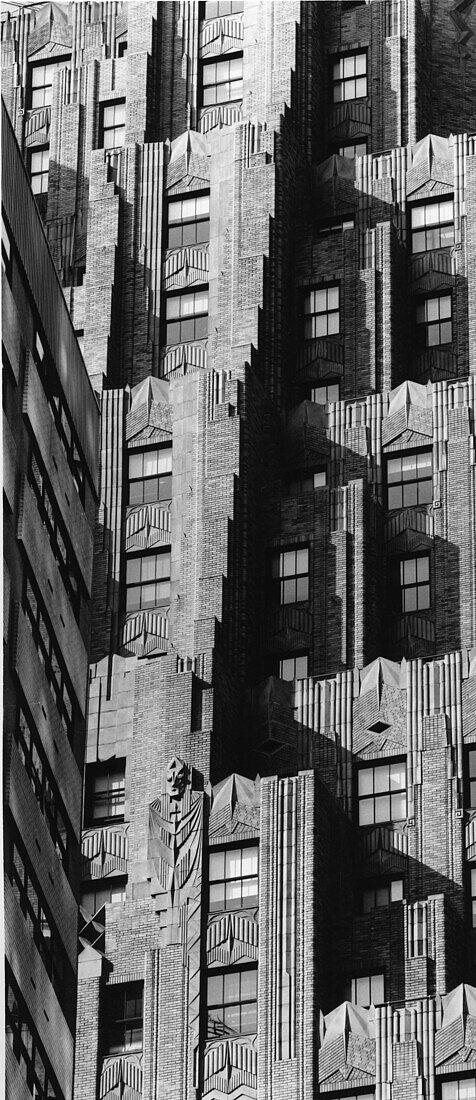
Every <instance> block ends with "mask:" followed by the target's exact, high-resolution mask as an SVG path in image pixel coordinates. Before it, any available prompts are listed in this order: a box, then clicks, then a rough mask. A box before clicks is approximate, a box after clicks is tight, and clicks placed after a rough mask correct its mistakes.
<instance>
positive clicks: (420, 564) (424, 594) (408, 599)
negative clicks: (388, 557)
mask: <svg viewBox="0 0 476 1100" xmlns="http://www.w3.org/2000/svg"><path fill="white" fill-rule="evenodd" d="M399 571H400V596H399V603H398V604H397V608H398V609H399V610H400V611H403V612H407V611H427V610H428V608H429V607H430V559H429V557H428V554H421V555H420V556H419V557H417V558H403V559H402V561H400V562H399Z"/></svg>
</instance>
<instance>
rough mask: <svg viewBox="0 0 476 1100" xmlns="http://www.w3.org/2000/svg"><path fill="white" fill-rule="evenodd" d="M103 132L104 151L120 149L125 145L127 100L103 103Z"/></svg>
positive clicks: (102, 143)
mask: <svg viewBox="0 0 476 1100" xmlns="http://www.w3.org/2000/svg"><path fill="white" fill-rule="evenodd" d="M101 130H102V134H101V145H102V148H103V149H118V148H120V147H121V145H124V141H125V136H126V101H125V99H118V100H116V102H115V103H103V105H102V127H101Z"/></svg>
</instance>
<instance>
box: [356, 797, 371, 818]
mask: <svg viewBox="0 0 476 1100" xmlns="http://www.w3.org/2000/svg"><path fill="white" fill-rule="evenodd" d="M373 823H374V801H373V798H364V799H362V801H361V802H359V825H373Z"/></svg>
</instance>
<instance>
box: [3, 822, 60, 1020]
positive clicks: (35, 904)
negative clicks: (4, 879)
mask: <svg viewBox="0 0 476 1100" xmlns="http://www.w3.org/2000/svg"><path fill="white" fill-rule="evenodd" d="M12 833H13V835H11V836H10V841H9V843H10V850H9V859H8V876H9V879H10V882H11V884H12V889H13V893H14V895H15V897H16V899H17V901H18V904H19V906H20V909H21V911H22V913H23V916H24V918H25V922H26V924H27V927H28V932H29V935H31V937H32V939H33V941H34V943H35V944H36V947H37V949H38V952H39V954H40V956H41V958H42V960H43V964H44V967H45V970H46V972H47V974H48V976H49V978H50V980H51V983H52V985H53V988H54V990H55V993H56V995H57V997H58V1000H59V1002H60V1004H61V1005H63V1006H64V1004H65V1000H66V999H67V996H68V990H67V987H66V984H65V981H66V980H69V979H71V980H72V978H73V974H72V971H71V973H70V966H69V963H68V961H67V959H66V954H65V950H64V947H63V943H62V940H61V937H60V935H59V933H58V931H57V929H56V926H55V924H54V921H53V919H52V916H51V913H50V910H49V907H48V905H47V903H46V901H45V898H44V896H43V892H42V890H41V888H40V886H39V884H38V882H37V879H36V875H35V873H34V870H33V868H32V867H31V865H30V861H29V858H28V856H27V853H26V849H25V848H24V847H23V843H22V842H21V840H20V838H19V836H18V835H17V834H16V830H13V829H12Z"/></svg>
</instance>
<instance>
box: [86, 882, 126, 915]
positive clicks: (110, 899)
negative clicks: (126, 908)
mask: <svg viewBox="0 0 476 1100" xmlns="http://www.w3.org/2000/svg"><path fill="white" fill-rule="evenodd" d="M125 897H126V879H124V878H119V877H118V878H112V879H110V881H108V882H107V881H106V882H104V881H101V882H90V883H88V885H87V886H85V887H84V889H83V890H82V891H81V905H82V907H83V909H86V910H87V911H88V913H90V914H91V916H92V917H93V916H94V914H95V913H97V911H98V909H100V908H101V906H102V905H120V904H121V902H123V901H125Z"/></svg>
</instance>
